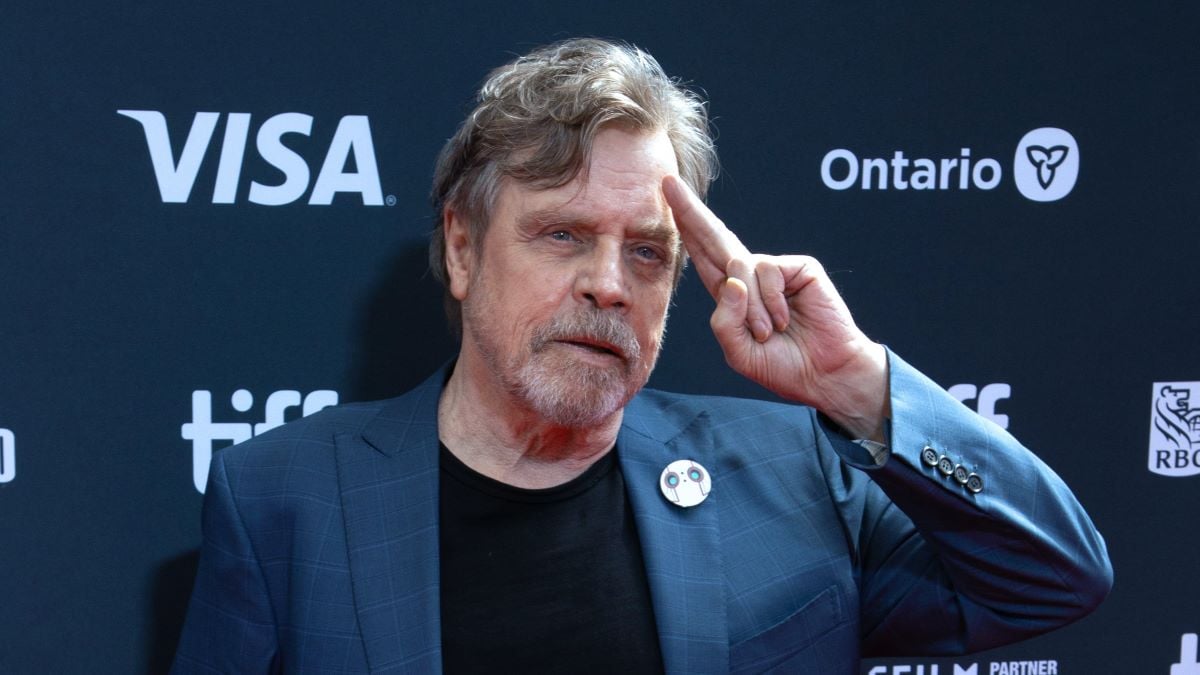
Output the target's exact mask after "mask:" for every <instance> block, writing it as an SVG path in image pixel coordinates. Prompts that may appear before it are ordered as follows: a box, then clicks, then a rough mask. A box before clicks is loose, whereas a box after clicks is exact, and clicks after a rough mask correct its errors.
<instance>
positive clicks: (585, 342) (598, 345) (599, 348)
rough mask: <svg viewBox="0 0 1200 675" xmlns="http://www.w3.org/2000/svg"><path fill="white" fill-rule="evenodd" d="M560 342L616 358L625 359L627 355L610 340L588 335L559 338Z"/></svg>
mask: <svg viewBox="0 0 1200 675" xmlns="http://www.w3.org/2000/svg"><path fill="white" fill-rule="evenodd" d="M558 342H559V343H561V344H565V345H568V346H571V347H576V348H578V349H581V350H584V351H587V352H591V353H593V354H600V355H602V356H613V357H616V358H618V359H622V360H624V358H625V355H624V354H623V353H621V350H620V349H618V348H617V347H616V346H615V345H612V344H610V343H608V342H604V341H602V340H593V339H591V338H587V337H572V338H564V339H562V340H558Z"/></svg>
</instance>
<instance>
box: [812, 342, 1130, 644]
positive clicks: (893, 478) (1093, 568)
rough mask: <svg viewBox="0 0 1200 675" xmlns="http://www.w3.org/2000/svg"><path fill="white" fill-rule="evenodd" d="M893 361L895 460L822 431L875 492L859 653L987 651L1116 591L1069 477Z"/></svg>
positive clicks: (865, 543)
mask: <svg viewBox="0 0 1200 675" xmlns="http://www.w3.org/2000/svg"><path fill="white" fill-rule="evenodd" d="M888 360H889V373H890V374H889V378H890V385H891V399H892V420H891V434H890V438H889V443H888V446H889V448H890V454H889V456H888V457H887V459H886V461H885V462H884V463H883V464H882V465H877V464H876V463H875V462H874V461H872V458H871V457H870V456H869V455H868V454H867V452H866V450H864V449H863V448H861V447H859V446H858V445H856V444H854V443H852V442H849V441H848V440H847V439H845V438H844V437H842V436H840V435H839V434H837V433H836V432H835V431H832V430H830V429H829V428H828V426H827V425H823V426H826V433H825V437H826V438H827V439H828V441H829V442H830V443H831V444H832V445H833V446H834V447H833V450H834V451H835V452H836V453H837V454H838V455H839V456H840V457H841V458H842V461H843V462H844V463H846V464H849V465H851V466H853V467H855V468H857V469H861V470H862V471H864V472H866V473H867V474H868V475H869V476H870V477H871V478H872V479H873V482H874V484H875V485H877V486H878V487H879V488H880V489H878V490H868V491H867V492H866V496H865V503H864V504H863V508H862V511H861V518H860V519H858V527H857V539H858V540H857V542H856V547H857V550H856V557H857V565H858V574H859V580H860V593H861V600H862V634H863V654H864V655H865V656H879V655H903V654H914V653H921V654H956V653H963V652H973V651H979V650H982V649H988V648H991V647H996V646H1000V645H1003V644H1008V643H1011V642H1015V641H1017V640H1020V639H1023V638H1027V637H1031V636H1033V635H1037V634H1040V633H1044V632H1046V631H1049V630H1052V629H1054V628H1057V627H1060V626H1063V625H1066V624H1068V623H1070V622H1072V621H1075V620H1077V619H1079V618H1081V617H1083V616H1084V615H1086V614H1088V613H1089V612H1090V611H1091V610H1092V609H1094V608H1095V607H1096V606H1097V605H1098V604H1099V603H1100V602H1101V601H1102V600H1103V599H1104V597H1105V596H1106V595H1107V594H1108V591H1109V589H1110V588H1111V586H1112V567H1111V563H1110V562H1109V559H1108V553H1107V550H1106V548H1105V544H1104V539H1103V538H1102V537H1101V536H1100V534H1099V533H1098V532H1097V531H1096V528H1095V527H1094V526H1093V524H1092V522H1091V520H1090V518H1089V517H1088V515H1087V514H1086V513H1085V512H1084V510H1083V508H1082V507H1081V506H1080V505H1079V502H1078V501H1077V500H1076V499H1075V497H1074V495H1072V494H1071V491H1070V490H1069V489H1068V488H1067V486H1066V485H1065V484H1064V483H1063V482H1062V479H1060V478H1059V477H1058V476H1057V475H1056V474H1055V473H1054V471H1052V470H1051V469H1050V467H1048V466H1046V464H1045V463H1043V462H1042V461H1041V460H1040V459H1038V458H1037V457H1036V456H1035V455H1034V454H1033V453H1032V452H1030V451H1029V450H1027V449H1026V448H1025V447H1023V446H1022V445H1021V444H1020V443H1018V442H1017V441H1016V440H1015V439H1014V438H1013V437H1012V436H1011V435H1009V434H1008V433H1007V432H1006V431H1004V430H1003V429H1001V428H1000V427H998V426H996V425H995V424H993V423H991V422H990V421H988V420H985V419H983V418H981V417H979V416H978V415H976V414H975V413H974V412H973V411H971V410H969V409H968V408H966V407H965V406H963V405H962V404H961V403H959V402H958V401H957V400H955V399H954V398H953V397H951V396H950V395H949V394H947V393H946V392H945V391H944V390H943V389H942V388H941V387H939V386H937V385H936V384H935V383H933V382H932V381H931V380H929V379H928V378H926V377H925V376H924V375H922V374H921V373H920V372H918V371H916V370H915V369H913V368H912V367H911V366H909V365H908V364H907V363H905V362H904V361H903V360H901V359H900V358H899V357H897V356H895V355H894V354H891V353H890V352H889V355H888ZM939 464H940V465H941V466H940V467H939ZM955 469H957V471H955ZM946 470H949V475H947V471H946ZM956 473H957V476H956ZM972 474H973V477H972V478H971V480H970V481H969V482H968V483H965V484H964V482H962V481H963V479H965V478H966V477H967V476H970V475H972ZM972 488H975V489H972Z"/></svg>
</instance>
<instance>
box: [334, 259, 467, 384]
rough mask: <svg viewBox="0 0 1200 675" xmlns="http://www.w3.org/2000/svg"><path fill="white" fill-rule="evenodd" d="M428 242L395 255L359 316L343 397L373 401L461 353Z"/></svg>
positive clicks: (418, 378) (428, 372) (420, 379)
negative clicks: (431, 269) (449, 326)
mask: <svg viewBox="0 0 1200 675" xmlns="http://www.w3.org/2000/svg"><path fill="white" fill-rule="evenodd" d="M428 250H429V249H428V245H427V244H426V242H425V241H424V240H421V241H419V242H407V243H405V244H404V245H402V246H401V247H400V249H399V250H398V251H397V252H396V255H394V256H393V257H392V258H390V259H389V264H388V266H387V269H385V270H383V271H382V273H381V275H380V278H379V281H378V283H376V284H375V286H374V290H373V291H372V293H371V296H370V298H368V299H367V302H366V303H365V304H364V306H363V311H362V315H361V316H360V317H359V344H358V347H357V348H356V349H355V351H354V354H353V355H352V356H351V368H350V376H349V377H348V378H347V379H348V382H349V389H348V391H347V392H346V396H345V398H344V399H343V400H346V401H371V400H375V399H381V398H388V397H391V396H397V395H399V394H402V393H404V392H405V391H408V390H409V389H412V388H413V387H415V386H416V385H418V384H420V383H421V382H423V381H424V380H425V378H426V377H429V375H430V374H431V373H433V371H434V370H436V369H437V368H439V367H440V366H441V365H442V363H443V362H445V361H446V360H447V359H449V358H450V357H452V356H454V355H455V354H457V353H458V346H457V343H456V342H455V340H454V338H452V337H451V336H450V333H449V331H448V330H447V328H446V319H445V313H444V312H443V310H442V286H441V284H439V283H438V282H437V280H436V279H434V278H433V275H432V274H431V273H430V272H429V258H428V255H429V254H428Z"/></svg>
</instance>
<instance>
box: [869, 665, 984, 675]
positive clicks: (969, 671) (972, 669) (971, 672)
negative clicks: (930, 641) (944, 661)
mask: <svg viewBox="0 0 1200 675" xmlns="http://www.w3.org/2000/svg"><path fill="white" fill-rule="evenodd" d="M953 668H954V670H953V671H950V670H943V671H939V670H938V664H936V663H932V664H924V663H918V664H916V665H908V664H904V665H891V666H875V667H874V668H872V669H870V670H868V671H867V675H951V673H953V675H979V664H977V663H972V664H971V665H969V666H967V667H965V668H964V667H963V666H960V665H958V664H957V663H955V664H953Z"/></svg>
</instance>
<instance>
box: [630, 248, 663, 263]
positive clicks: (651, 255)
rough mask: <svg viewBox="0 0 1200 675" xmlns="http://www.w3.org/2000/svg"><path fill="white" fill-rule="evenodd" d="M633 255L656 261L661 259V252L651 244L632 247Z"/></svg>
mask: <svg viewBox="0 0 1200 675" xmlns="http://www.w3.org/2000/svg"><path fill="white" fill-rule="evenodd" d="M633 253H634V255H636V256H637V257H639V258H642V259H644V260H650V261H657V260H662V254H660V253H659V252H658V250H657V249H655V248H653V247H651V246H638V247H636V248H634V249H633Z"/></svg>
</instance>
